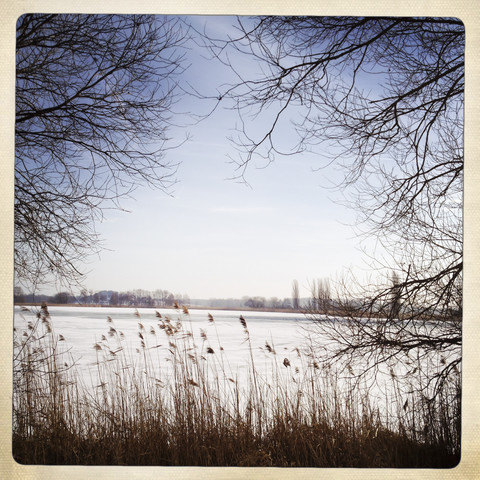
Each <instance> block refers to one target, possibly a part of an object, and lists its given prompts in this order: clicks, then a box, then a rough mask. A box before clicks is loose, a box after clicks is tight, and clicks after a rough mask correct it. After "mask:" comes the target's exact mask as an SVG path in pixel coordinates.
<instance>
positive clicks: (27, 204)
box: [15, 14, 185, 286]
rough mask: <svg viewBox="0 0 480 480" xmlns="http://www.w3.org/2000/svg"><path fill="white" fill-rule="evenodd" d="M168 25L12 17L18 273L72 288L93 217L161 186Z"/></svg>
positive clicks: (169, 72) (178, 66)
mask: <svg viewBox="0 0 480 480" xmlns="http://www.w3.org/2000/svg"><path fill="white" fill-rule="evenodd" d="M184 41H185V32H184V31H183V29H182V28H181V27H180V22H179V21H178V20H175V19H174V18H167V17H153V16H147V15H67V14H61V15H53V14H28V15H23V16H22V17H20V18H19V20H18V22H17V36H16V58H17V65H16V118H15V156H16V158H15V274H16V277H17V281H18V282H23V283H26V284H28V285H33V286H35V285H36V284H38V283H39V282H45V281H47V280H50V279H54V280H55V279H60V280H63V281H64V282H65V283H73V284H74V283H76V282H77V281H78V280H79V279H80V278H81V277H82V273H81V272H80V270H79V264H81V263H82V262H83V261H84V260H85V257H86V256H87V255H89V254H90V253H92V251H96V249H98V248H99V247H100V243H99V238H98V235H97V233H96V231H95V226H94V222H95V221H96V220H98V219H99V218H101V216H102V211H103V209H104V208H107V207H108V208H111V207H117V208H118V207H119V203H118V200H119V199H120V198H121V197H123V196H125V195H128V194H129V193H131V192H132V190H133V189H134V187H135V186H136V185H137V184H138V183H139V182H140V183H146V184H149V185H151V186H153V187H155V188H160V189H162V190H168V189H169V187H170V186H171V184H172V182H173V181H174V178H173V174H174V172H175V165H173V164H171V163H168V162H166V161H165V159H164V153H165V150H166V148H167V147H168V145H169V143H168V140H169V139H168V137H167V129H168V127H169V124H170V116H171V113H172V105H173V104H174V102H175V99H176V78H177V76H178V74H179V73H180V72H182V70H183V66H182V54H181V52H180V50H179V49H180V48H181V47H182V45H183V43H184Z"/></svg>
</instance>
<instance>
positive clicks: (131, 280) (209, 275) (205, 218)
mask: <svg viewBox="0 0 480 480" xmlns="http://www.w3.org/2000/svg"><path fill="white" fill-rule="evenodd" d="M229 21H230V19H225V18H221V17H215V18H214V17H212V18H209V19H208V25H209V28H210V29H213V30H215V31H218V32H219V33H220V32H222V31H225V30H226V29H227V26H228V24H229ZM195 22H196V23H197V25H198V24H201V23H202V22H203V19H202V18H200V17H197V18H195ZM213 30H211V31H213ZM199 52H200V50H198V49H194V50H192V51H191V52H190V59H191V61H192V66H191V68H190V70H189V72H188V74H187V75H188V77H187V78H189V79H190V81H192V83H194V84H195V87H196V88H198V89H199V90H202V91H204V92H205V93H206V94H211V95H214V94H215V92H216V88H217V87H218V86H219V84H220V83H221V81H222V79H223V78H225V79H227V78H228V73H227V72H226V70H225V67H222V66H221V65H219V64H216V63H215V62H214V61H208V62H207V61H206V60H205V59H203V58H201V56H200V55H199ZM255 67H256V65H253V66H252V65H248V64H246V63H245V64H242V68H245V69H248V68H255ZM176 108H177V110H181V111H189V110H194V111H198V109H200V110H201V111H204V112H205V111H207V110H208V108H209V104H207V103H205V104H204V103H199V102H198V101H194V100H193V99H191V98H188V97H186V96H184V97H183V98H182V101H181V102H180V104H179V105H178V106H177V107H176ZM236 121H237V119H236V114H235V112H233V111H230V110H225V109H217V110H216V111H215V112H214V113H213V114H212V115H211V116H210V117H209V118H207V119H206V120H204V121H203V122H201V123H200V124H198V125H192V126H191V127H187V128H179V129H175V130H172V131H171V134H172V136H173V139H174V141H175V140H176V139H177V137H178V140H180V139H181V136H182V135H184V134H185V133H186V132H188V133H189V134H190V135H191V140H190V141H188V142H187V143H185V144H183V145H182V146H180V147H179V148H177V149H174V150H171V151H169V152H168V154H167V157H166V160H170V161H172V162H180V166H179V169H178V173H177V178H178V180H179V183H178V184H177V185H176V186H175V187H174V189H173V196H172V197H169V196H167V195H165V194H164V193H162V192H160V191H155V190H152V189H148V188H142V189H138V190H137V191H136V192H135V195H134V197H135V198H134V199H132V200H127V201H124V202H123V206H124V207H125V208H126V209H128V210H129V211H130V213H125V212H116V211H107V212H106V218H105V220H104V222H103V223H102V224H99V225H98V232H99V233H100V234H101V235H102V237H103V239H104V244H105V246H106V247H107V248H108V250H105V251H103V252H102V253H101V255H100V258H98V257H94V258H92V259H91V261H90V262H89V263H88V265H87V269H88V270H89V271H90V273H89V274H88V276H87V278H86V281H85V285H86V287H87V288H89V289H93V290H100V289H113V290H119V291H124V290H129V289H134V288H143V289H146V290H155V289H157V288H161V289H168V290H170V291H172V292H174V293H180V294H188V295H189V296H190V297H191V298H209V297H241V296H243V295H249V296H253V295H261V296H265V297H272V296H277V297H290V296H291V284H292V280H293V279H297V280H298V281H299V283H300V286H301V287H303V289H302V291H301V294H302V295H308V284H309V282H311V281H312V280H314V279H317V278H327V277H334V276H336V275H337V274H340V273H341V272H342V270H343V269H344V268H350V267H353V268H354V267H356V266H360V265H362V260H361V255H360V252H359V249H358V239H356V238H355V237H354V232H353V230H352V228H351V227H349V226H346V225H344V224H345V223H346V224H349V223H350V224H351V223H353V221H354V218H355V215H354V212H353V211H351V210H349V209H346V208H345V207H342V206H339V205H337V204H336V203H335V202H334V201H333V200H334V199H335V195H334V194H333V193H332V192H331V191H328V190H326V189H325V188H324V186H325V185H327V184H328V180H329V179H330V178H332V176H333V175H338V173H335V171H334V170H333V167H329V168H328V169H324V170H321V171H319V172H318V171H317V172H316V171H314V169H316V168H317V167H319V166H320V165H321V164H322V163H325V159H323V158H322V155H321V152H318V151H317V152H315V153H304V154H301V155H300V154H299V155H295V156H288V157H281V156H278V157H277V158H276V160H275V162H274V163H272V164H271V165H269V166H268V167H267V168H263V169H259V168H256V165H255V164H252V165H250V166H249V169H248V170H247V180H248V182H249V184H250V186H246V185H245V184H242V183H238V182H236V181H234V180H229V178H230V177H232V176H233V175H234V174H235V170H234V165H232V164H231V163H229V159H228V155H229V154H230V155H235V154H236V153H235V150H234V149H233V147H232V145H231V143H229V141H228V140H227V137H228V136H229V135H231V134H232V129H233V128H234V127H235V123H236ZM281 135H282V139H284V140H285V145H288V144H291V145H293V144H294V143H295V133H294V131H293V127H291V126H289V125H287V124H285V125H283V127H282V130H281ZM337 178H338V177H337Z"/></svg>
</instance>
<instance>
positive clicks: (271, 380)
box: [13, 306, 460, 468]
mask: <svg viewBox="0 0 480 480" xmlns="http://www.w3.org/2000/svg"><path fill="white" fill-rule="evenodd" d="M157 317H158V318H157V320H158V322H157V324H156V326H155V327H150V328H148V329H147V328H145V326H144V325H143V323H142V319H141V318H140V316H139V315H138V319H137V320H138V326H139V329H138V341H139V348H138V349H131V348H128V347H127V345H126V342H125V339H124V336H123V334H122V332H120V331H118V329H117V328H116V326H115V323H114V321H113V320H112V319H110V318H108V319H107V327H108V331H107V332H106V334H105V335H104V336H103V337H102V340H101V341H100V342H98V343H96V344H95V345H94V348H95V350H96V354H97V362H96V372H95V374H94V375H92V378H91V383H92V385H87V384H86V380H85V378H84V377H83V376H80V375H79V374H78V372H77V369H76V367H75V364H74V362H73V359H72V357H71V355H70V352H69V350H68V347H67V345H66V342H65V341H64V339H63V337H62V336H61V335H59V334H57V333H56V332H55V331H54V328H53V325H52V323H53V322H52V319H51V318H50V314H49V312H48V309H47V307H46V306H44V307H43V308H42V309H41V311H39V312H38V315H37V317H36V318H35V320H32V321H30V322H29V323H28V325H27V328H26V329H25V330H24V331H15V358H14V385H13V387H14V399H13V456H14V458H15V460H16V461H18V462H20V463H23V464H81V465H91V464H95V465H185V466H186V465H196V466H279V467H425V468H437V467H441V468H446V467H453V466H454V465H456V464H457V463H458V461H459V456H460V399H459V395H457V396H456V397H454V401H452V398H450V397H449V398H436V399H433V400H428V401H427V399H425V398H422V397H419V396H417V397H416V396H415V395H414V394H413V393H412V395H411V396H410V398H409V402H410V403H409V406H405V405H403V406H399V405H398V404H395V402H392V403H391V404H392V405H396V406H395V407H394V408H389V407H388V405H387V407H388V408H387V409H385V406H380V405H378V404H376V403H375V401H373V399H372V398H371V397H370V395H369V388H368V386H367V385H365V384H362V383H361V382H360V383H358V382H355V383H354V382H353V381H352V382H351V383H349V382H348V381H347V382H346V383H345V381H342V382H340V379H339V374H340V373H339V372H338V371H335V370H334V369H333V368H331V367H326V366H322V365H320V364H319V363H318V362H317V361H316V359H315V355H314V352H313V350H310V351H304V352H302V351H300V349H297V355H298V358H299V359H300V367H295V368H296V370H295V371H294V372H292V370H293V367H292V366H291V365H290V362H289V360H288V358H285V359H284V358H279V356H278V355H277V353H276V352H275V346H274V345H273V344H272V343H271V342H270V343H269V342H268V341H267V342H265V349H264V350H265V355H266V356H267V357H268V358H269V362H270V363H269V365H270V366H271V367H270V370H269V372H268V374H265V373H260V370H259V369H258V368H257V366H256V364H255V361H254V355H253V352H252V346H251V343H250V334H249V331H248V324H247V322H246V320H245V319H244V318H243V317H241V318H240V319H239V329H240V328H242V329H243V335H244V336H245V341H246V342H247V344H248V346H249V356H248V358H247V359H246V362H247V364H248V377H247V381H242V382H240V381H239V379H238V377H237V374H236V373H235V372H233V371H232V369H231V368H230V366H229V361H228V357H227V356H226V355H225V352H224V350H223V349H222V347H221V343H220V339H219V338H218V334H216V338H215V342H213V341H212V342H210V339H209V338H208V337H207V333H206V332H205V331H204V330H201V332H200V335H199V336H198V335H197V336H195V335H194V333H193V328H192V325H191V323H190V321H189V315H188V310H186V309H185V310H184V312H183V315H180V316H179V318H178V319H173V318H171V317H165V316H162V315H161V314H159V313H157ZM208 321H209V323H210V324H211V325H213V327H214V329H215V328H216V327H215V320H214V318H213V317H212V316H211V315H210V314H209V315H208ZM215 331H216V330H215ZM239 333H241V332H240V330H239ZM161 345H163V346H164V345H167V348H168V350H167V354H168V358H167V359H165V357H164V354H160V351H161V348H160V346H161ZM159 365H160V366H161V368H158V366H159ZM454 387H455V388H454V393H455V392H456V393H457V394H458V392H459V388H460V387H459V385H454ZM445 392H446V393H445V395H450V394H451V392H450V393H448V390H447V389H446V390H445Z"/></svg>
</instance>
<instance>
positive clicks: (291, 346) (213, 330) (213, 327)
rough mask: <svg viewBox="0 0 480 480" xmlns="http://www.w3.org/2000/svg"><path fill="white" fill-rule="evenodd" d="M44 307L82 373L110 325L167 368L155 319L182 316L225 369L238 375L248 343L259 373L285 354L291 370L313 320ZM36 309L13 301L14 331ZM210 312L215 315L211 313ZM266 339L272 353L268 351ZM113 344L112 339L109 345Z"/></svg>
mask: <svg viewBox="0 0 480 480" xmlns="http://www.w3.org/2000/svg"><path fill="white" fill-rule="evenodd" d="M48 309H49V312H50V319H51V325H52V328H53V330H54V333H55V335H56V336H57V338H62V339H64V341H63V340H62V341H61V342H59V345H60V346H61V347H62V348H63V349H64V350H66V349H69V352H70V354H71V355H72V357H73V359H74V361H75V364H76V365H77V368H78V370H79V372H81V373H82V375H83V376H84V378H86V379H88V377H92V376H93V377H94V378H96V370H97V366H96V365H97V359H98V351H97V349H96V348H95V346H96V345H99V344H102V342H103V343H105V341H107V342H112V339H111V337H112V336H113V335H111V332H112V331H111V329H112V328H113V329H114V330H115V331H116V332H117V333H118V334H119V336H121V337H120V338H121V339H122V343H121V344H122V346H123V347H124V348H125V350H126V351H129V352H131V353H132V355H133V358H132V361H133V362H139V363H141V358H142V352H143V350H142V342H144V344H145V346H146V348H147V349H150V351H151V352H152V358H153V359H154V367H155V368H158V369H159V370H161V369H162V368H163V369H164V370H165V369H168V368H169V364H168V361H169V358H170V356H171V352H170V351H169V349H170V348H171V347H170V345H169V339H168V338H167V335H165V332H162V331H161V329H160V328H159V325H160V323H162V322H164V321H165V319H167V320H170V322H171V323H172V324H173V325H176V324H177V323H178V322H180V323H181V325H182V331H183V332H185V333H191V334H192V337H191V338H192V339H193V341H194V343H195V344H196V346H197V348H198V351H199V353H200V355H202V356H204V357H205V358H206V357H207V356H208V355H207V349H208V348H210V349H212V350H213V352H215V354H216V355H217V358H218V357H219V356H220V354H221V355H222V357H223V359H224V361H225V365H226V366H225V370H227V374H228V375H230V376H231V377H234V376H238V377H242V375H243V373H244V372H245V371H246V369H247V368H248V364H249V362H250V360H251V357H250V349H249V348H250V345H251V349H252V352H253V361H254V363H255V367H256V369H257V370H258V371H259V374H265V375H268V374H269V372H270V371H271V370H272V368H277V367H280V366H281V367H282V369H285V368H286V367H285V365H284V363H283V362H284V361H285V358H287V359H288V362H289V363H290V367H291V371H294V370H295V367H296V366H297V364H298V366H300V363H301V359H300V357H299V356H298V350H297V349H301V348H302V345H303V344H304V343H305V332H304V327H306V326H307V325H309V324H310V323H311V322H310V321H309V320H308V319H307V318H306V317H305V316H304V315H302V314H299V313H274V312H251V311H246V312H242V311H227V310H212V311H210V312H209V311H208V310H195V309H192V310H189V313H188V314H185V313H184V312H183V311H182V310H181V309H179V310H175V309H173V308H169V309H158V308H157V309H153V308H139V309H134V308H124V307H121V308H111V307H73V306H72V307H62V306H59V307H56V306H51V307H49V308H48ZM38 310H39V308H36V307H33V308H32V309H31V310H30V311H22V309H21V308H20V307H18V306H16V307H15V327H16V328H17V331H22V330H24V329H26V328H27V324H28V322H29V321H35V313H36V312H37V311H38ZM209 313H210V314H211V316H212V318H213V321H211V318H209ZM158 314H160V315H161V318H160V317H158V316H157V315H158ZM241 315H242V316H243V318H244V319H245V322H246V325H247V329H248V336H247V333H246V332H245V329H244V327H243V326H242V324H241V322H240V316H241ZM139 333H141V334H142V337H143V339H142V338H140V336H139ZM60 335H61V337H59V336H60ZM266 343H268V346H269V347H271V348H272V349H273V350H274V351H275V354H272V352H271V351H270V350H269V349H268V347H267V346H266ZM114 348H115V346H114V345H113V346H112V347H111V349H112V350H113V349H114ZM113 351H115V350H113ZM135 357H138V358H137V359H136V358H135ZM94 381H96V380H94ZM87 383H88V382H87Z"/></svg>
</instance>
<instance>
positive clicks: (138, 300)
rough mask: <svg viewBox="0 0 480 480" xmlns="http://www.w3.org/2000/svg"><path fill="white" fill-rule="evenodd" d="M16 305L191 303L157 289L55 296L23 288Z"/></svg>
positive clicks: (18, 290) (185, 297)
mask: <svg viewBox="0 0 480 480" xmlns="http://www.w3.org/2000/svg"><path fill="white" fill-rule="evenodd" d="M14 302H15V303H36V302H47V303H49V304H57V305H58V304H81V305H109V306H112V307H114V306H136V307H170V306H174V305H175V303H178V304H188V303H190V298H189V297H188V295H182V294H173V293H172V292H170V291H169V290H161V289H157V290H155V291H148V290H143V289H136V290H129V291H126V292H117V291H114V290H102V291H98V292H94V291H93V290H86V289H84V290H82V291H81V292H80V294H78V295H75V294H73V293H71V292H66V291H63V292H57V293H55V294H54V295H37V294H33V293H29V294H26V293H24V292H23V289H22V288H21V287H15V289H14Z"/></svg>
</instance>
